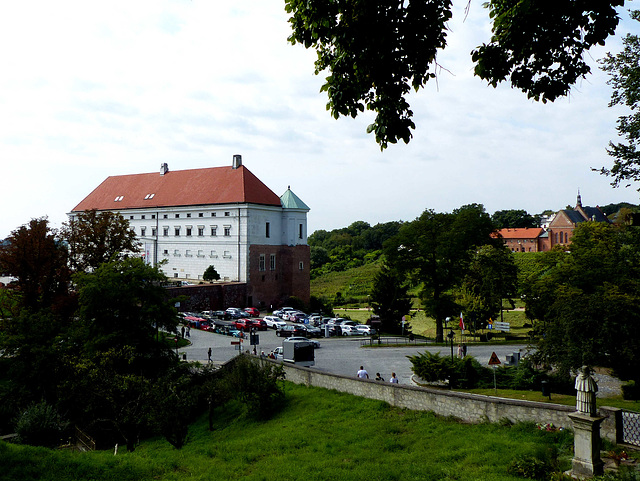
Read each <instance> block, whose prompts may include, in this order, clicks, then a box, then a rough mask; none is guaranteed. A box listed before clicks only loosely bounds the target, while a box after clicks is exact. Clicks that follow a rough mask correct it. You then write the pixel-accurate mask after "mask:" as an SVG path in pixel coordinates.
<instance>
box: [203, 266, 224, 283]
mask: <svg viewBox="0 0 640 481" xmlns="http://www.w3.org/2000/svg"><path fill="white" fill-rule="evenodd" d="M202 278H203V279H204V280H205V281H219V280H220V274H218V271H217V270H216V268H215V267H213V266H209V267H207V268H206V269H205V271H204V274H202Z"/></svg>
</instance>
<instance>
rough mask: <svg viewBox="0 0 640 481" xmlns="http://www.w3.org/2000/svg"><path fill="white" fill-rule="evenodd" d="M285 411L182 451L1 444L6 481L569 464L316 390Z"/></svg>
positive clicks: (371, 476)
mask: <svg viewBox="0 0 640 481" xmlns="http://www.w3.org/2000/svg"><path fill="white" fill-rule="evenodd" d="M286 394H287V400H286V404H285V406H284V409H283V410H282V411H281V412H280V413H279V414H277V415H276V416H275V417H274V418H272V419H271V420H269V421H265V422H255V421H250V420H247V419H245V418H243V417H239V416H238V410H237V409H238V408H237V407H235V408H234V407H233V406H232V407H231V408H228V409H226V410H225V411H222V410H220V411H217V412H216V417H215V422H216V427H215V430H214V431H213V432H209V431H208V430H207V423H206V417H204V416H203V417H202V418H201V419H199V420H198V421H197V422H196V423H195V424H194V425H192V427H191V430H190V434H189V441H188V444H187V445H186V446H185V447H184V448H183V449H182V450H179V451H178V450H175V449H174V448H172V447H171V446H170V445H169V443H167V442H166V441H165V440H164V439H153V440H150V441H145V442H143V443H142V444H141V445H140V446H139V447H138V448H137V449H136V451H135V452H133V453H127V452H126V450H125V449H124V448H123V447H121V448H120V451H119V453H118V455H117V456H114V455H113V450H108V451H97V452H90V453H74V452H70V451H53V450H48V449H43V448H33V447H28V446H19V445H10V444H6V443H4V442H0V472H1V473H2V479H3V480H5V481H14V480H15V481H17V480H20V481H25V480H32V479H39V480H45V481H46V480H56V481H67V480H69V481H70V480H74V481H84V480H90V479H91V480H93V479H95V480H98V479H99V480H105V481H108V480H114V481H115V480H117V481H128V480H132V481H133V480H139V481H146V480H161V481H165V480H167V481H168V480H176V481H177V480H186V479H188V480H211V479H216V480H233V479H244V480H271V479H274V480H275V479H277V480H300V479H305V480H343V479H344V480H360V479H362V480H367V481H370V480H403V481H405V480H427V481H429V480H434V481H435V480H458V481H465V480H469V481H472V480H473V481H484V480H486V481H516V480H518V479H522V478H517V477H514V476H511V475H509V474H507V468H508V466H509V465H510V463H512V462H513V460H514V459H516V458H518V457H521V456H536V457H538V458H543V459H547V458H554V457H555V455H556V454H557V453H559V454H560V456H559V463H560V464H559V466H558V467H559V469H567V468H568V467H569V463H570V457H571V449H572V446H573V440H572V437H571V433H569V432H567V431H561V432H545V431H540V430H538V429H536V428H535V427H534V426H533V425H532V424H519V425H515V426H501V425H495V424H483V425H469V424H463V423H460V422H457V421H454V420H450V419H443V418H437V417H436V416H435V415H433V414H431V413H426V412H416V411H409V410H400V409H396V408H391V407H390V406H389V405H388V404H386V403H383V402H380V401H374V400H369V399H363V398H359V397H355V396H352V395H348V394H344V393H339V392H336V391H328V390H325V389H319V388H307V387H304V386H298V385H294V384H290V383H287V384H286Z"/></svg>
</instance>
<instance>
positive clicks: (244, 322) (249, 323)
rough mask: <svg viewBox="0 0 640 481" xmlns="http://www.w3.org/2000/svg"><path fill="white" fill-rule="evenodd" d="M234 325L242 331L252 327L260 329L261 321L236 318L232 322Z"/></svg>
mask: <svg viewBox="0 0 640 481" xmlns="http://www.w3.org/2000/svg"><path fill="white" fill-rule="evenodd" d="M232 324H233V327H235V328H236V329H239V330H241V331H250V330H251V329H252V328H255V329H259V327H260V325H259V323H256V322H254V321H253V320H251V319H236V320H235V321H233V322H232Z"/></svg>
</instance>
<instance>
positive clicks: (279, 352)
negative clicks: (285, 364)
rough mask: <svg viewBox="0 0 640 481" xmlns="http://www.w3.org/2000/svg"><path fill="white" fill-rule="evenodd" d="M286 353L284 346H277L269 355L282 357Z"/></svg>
mask: <svg viewBox="0 0 640 481" xmlns="http://www.w3.org/2000/svg"><path fill="white" fill-rule="evenodd" d="M283 355H284V349H283V348H282V347H276V348H275V349H272V350H271V355H270V356H269V357H270V358H271V359H282V358H283Z"/></svg>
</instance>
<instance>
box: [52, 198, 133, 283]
mask: <svg viewBox="0 0 640 481" xmlns="http://www.w3.org/2000/svg"><path fill="white" fill-rule="evenodd" d="M61 234H62V237H63V238H64V239H65V240H66V241H67V243H68V245H69V251H70V259H71V266H72V268H73V270H75V271H87V270H95V269H97V268H98V266H100V264H103V263H105V262H108V261H111V260H118V259H122V258H123V257H125V256H126V255H128V254H130V253H133V252H137V251H138V248H139V242H138V240H137V239H136V234H135V232H134V231H133V230H132V229H131V228H130V227H129V221H128V220H125V218H124V217H122V216H121V215H120V214H118V213H115V212H109V211H104V212H97V211H96V210H88V211H85V212H79V213H78V214H77V215H76V216H75V218H73V219H71V220H70V221H69V222H66V223H64V224H63V227H62V233H61Z"/></svg>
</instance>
